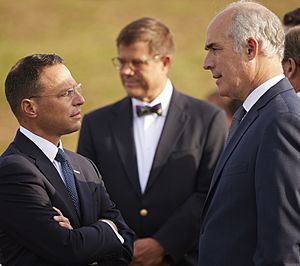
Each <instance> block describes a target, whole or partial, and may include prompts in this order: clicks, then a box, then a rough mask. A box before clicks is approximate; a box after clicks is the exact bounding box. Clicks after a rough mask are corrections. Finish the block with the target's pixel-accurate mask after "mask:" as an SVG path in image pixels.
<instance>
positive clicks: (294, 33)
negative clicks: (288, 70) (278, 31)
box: [282, 26, 300, 66]
mask: <svg viewBox="0 0 300 266" xmlns="http://www.w3.org/2000/svg"><path fill="white" fill-rule="evenodd" d="M289 58H293V59H294V60H295V62H296V64H297V65H299V66H300V26H295V27H293V28H291V29H290V30H289V31H288V32H287V33H286V36H285V49H284V57H283V60H282V63H285V62H286V61H287V60H288V59H289Z"/></svg>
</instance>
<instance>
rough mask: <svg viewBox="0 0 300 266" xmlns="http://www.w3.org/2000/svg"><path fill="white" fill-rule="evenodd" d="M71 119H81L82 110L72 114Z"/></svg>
mask: <svg viewBox="0 0 300 266" xmlns="http://www.w3.org/2000/svg"><path fill="white" fill-rule="evenodd" d="M71 117H72V118H75V119H81V113H80V110H79V111H77V112H75V113H73V114H71Z"/></svg>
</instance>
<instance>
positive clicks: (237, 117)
mask: <svg viewBox="0 0 300 266" xmlns="http://www.w3.org/2000/svg"><path fill="white" fill-rule="evenodd" d="M245 114H246V110H245V109H244V107H243V106H242V105H241V106H240V107H239V108H238V109H237V111H236V112H235V113H234V115H233V117H232V122H231V126H230V129H229V133H228V137H227V140H226V145H227V144H228V143H229V141H230V140H231V138H232V137H233V135H234V133H235V132H236V130H237V128H238V127H239V125H240V123H241V121H242V119H243V117H244V116H245Z"/></svg>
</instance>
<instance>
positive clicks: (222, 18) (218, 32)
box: [205, 11, 231, 46]
mask: <svg viewBox="0 0 300 266" xmlns="http://www.w3.org/2000/svg"><path fill="white" fill-rule="evenodd" d="M230 21H231V14H230V13H229V12H228V11H223V12H222V13H220V14H218V15H217V16H216V17H214V18H213V20H212V21H211V22H210V23H209V25H208V27H207V32H206V43H205V45H206V46H207V45H211V44H214V43H220V44H222V43H224V41H227V40H228V27H229V25H230Z"/></svg>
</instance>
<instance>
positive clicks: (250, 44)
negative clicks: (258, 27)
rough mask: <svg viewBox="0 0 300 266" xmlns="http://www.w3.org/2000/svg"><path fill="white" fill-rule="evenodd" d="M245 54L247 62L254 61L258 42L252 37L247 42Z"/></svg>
mask: <svg viewBox="0 0 300 266" xmlns="http://www.w3.org/2000/svg"><path fill="white" fill-rule="evenodd" d="M246 54H247V57H248V59H249V61H250V60H252V59H254V58H255V57H256V56H257V54H258V42H257V40H255V39H254V38H252V37H250V38H249V39H248V40H247V45H246Z"/></svg>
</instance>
